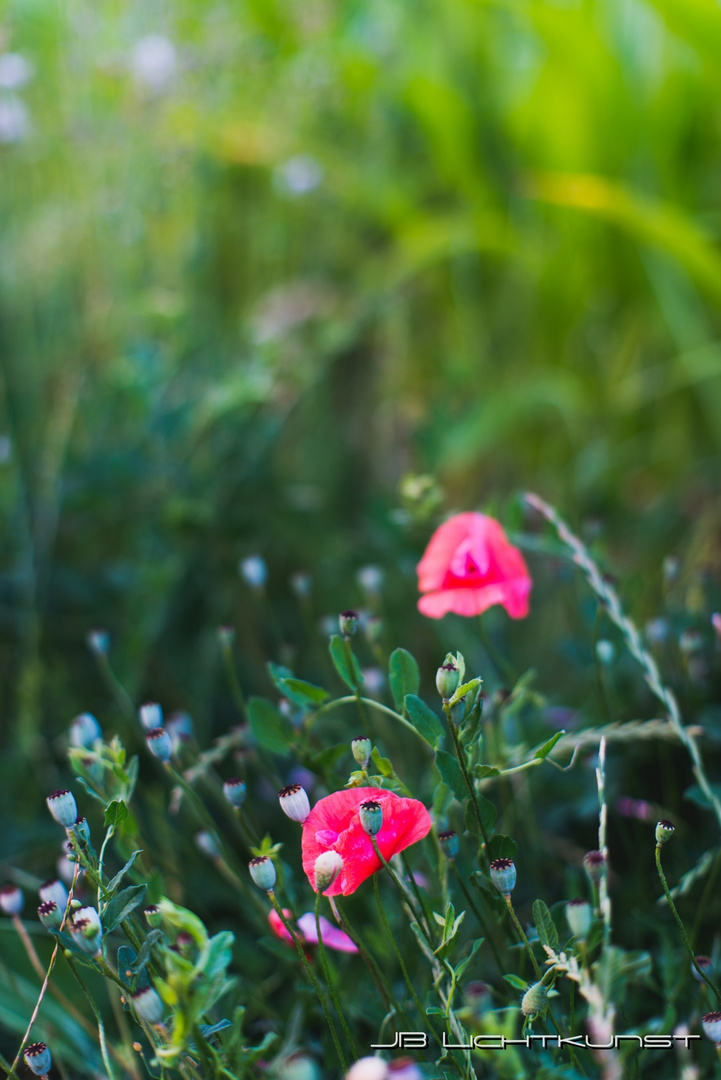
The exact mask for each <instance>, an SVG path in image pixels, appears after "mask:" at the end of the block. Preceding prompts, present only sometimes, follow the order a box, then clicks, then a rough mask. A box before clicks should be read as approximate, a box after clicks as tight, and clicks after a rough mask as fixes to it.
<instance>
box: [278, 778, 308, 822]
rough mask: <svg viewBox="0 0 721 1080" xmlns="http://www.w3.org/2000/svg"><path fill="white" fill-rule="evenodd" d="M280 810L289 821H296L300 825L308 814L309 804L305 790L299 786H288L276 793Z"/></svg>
mask: <svg viewBox="0 0 721 1080" xmlns="http://www.w3.org/2000/svg"><path fill="white" fill-rule="evenodd" d="M278 798H279V800H280V808H281V810H282V811H283V813H284V814H285V815H286V816H287V817H289V818H290V820H291V821H298V822H300V824H301V825H302V824H303V822H304V821H305V819H306V818H307V817H308V815H309V814H310V802H309V801H308V795H307V793H306V791H305V788H303V787H301V785H300V784H290V785H289V786H288V787H284V788H282V789H281V790H280V791H279V792H278Z"/></svg>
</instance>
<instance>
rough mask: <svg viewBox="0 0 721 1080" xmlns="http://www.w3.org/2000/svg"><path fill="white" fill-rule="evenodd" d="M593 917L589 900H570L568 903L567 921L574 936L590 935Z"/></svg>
mask: <svg viewBox="0 0 721 1080" xmlns="http://www.w3.org/2000/svg"><path fill="white" fill-rule="evenodd" d="M592 917H593V912H592V911H591V905H590V904H589V902H588V900H580V899H579V900H569V902H568V903H567V904H566V922H567V923H568V928H569V930H570V931H571V933H572V934H573V936H574V937H577V938H582V939H583V938H586V937H588V932H589V930H590V929H591V920H592Z"/></svg>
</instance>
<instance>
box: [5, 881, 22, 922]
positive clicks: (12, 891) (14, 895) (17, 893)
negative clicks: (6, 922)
mask: <svg viewBox="0 0 721 1080" xmlns="http://www.w3.org/2000/svg"><path fill="white" fill-rule="evenodd" d="M24 902H25V898H24V896H23V891H22V889H20V888H19V887H18V886H17V885H3V887H2V889H0V909H2V910H3V911H4V912H5V914H6V915H19V914H20V912H21V911H22V909H23V904H24Z"/></svg>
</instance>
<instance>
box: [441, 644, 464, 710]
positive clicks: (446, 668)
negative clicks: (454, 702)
mask: <svg viewBox="0 0 721 1080" xmlns="http://www.w3.org/2000/svg"><path fill="white" fill-rule="evenodd" d="M460 678H461V673H460V671H459V670H458V667H457V666H456V662H455V660H454V659H453V657H452V656H451V654H450V653H449V654H448V656H447V657H446V659H445V661H444V663H443V664H441V666H440V667H439V668H438V671H437V672H436V689H437V691H438V693H439V694H440V695H441V697H442V698H443V700H444V701H450V699H451V698H452V697H453V695H454V694H455V692H456V690H457V689H458V683H459V681H460Z"/></svg>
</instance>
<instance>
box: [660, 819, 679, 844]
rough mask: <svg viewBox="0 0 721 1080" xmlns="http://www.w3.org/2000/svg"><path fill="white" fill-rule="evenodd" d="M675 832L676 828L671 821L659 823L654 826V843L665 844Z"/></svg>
mask: <svg viewBox="0 0 721 1080" xmlns="http://www.w3.org/2000/svg"><path fill="white" fill-rule="evenodd" d="M675 832H676V826H675V825H674V823H673V822H672V821H664V820H662V821H659V822H658V823H657V825H656V843H657V844H665V843H666V841H667V840H670V839H671V837H672V836H673V834H674V833H675Z"/></svg>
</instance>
